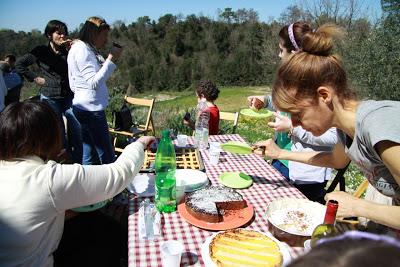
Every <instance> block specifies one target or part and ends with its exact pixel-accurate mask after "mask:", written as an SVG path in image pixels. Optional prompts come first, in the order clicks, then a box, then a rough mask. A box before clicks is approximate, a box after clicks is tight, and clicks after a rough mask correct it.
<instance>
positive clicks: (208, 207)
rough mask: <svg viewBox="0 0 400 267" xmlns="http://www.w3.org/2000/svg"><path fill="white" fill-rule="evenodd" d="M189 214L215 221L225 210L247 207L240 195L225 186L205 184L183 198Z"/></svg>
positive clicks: (220, 219)
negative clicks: (205, 185)
mask: <svg viewBox="0 0 400 267" xmlns="http://www.w3.org/2000/svg"><path fill="white" fill-rule="evenodd" d="M185 207H186V210H187V212H188V213H189V214H191V215H192V216H193V217H195V218H196V219H199V220H202V221H206V222H211V223H217V222H221V221H222V220H223V215H224V214H226V213H227V212H230V211H234V210H240V209H243V208H245V207H247V204H246V201H245V200H244V199H243V197H242V195H241V194H239V193H238V192H236V191H235V190H233V189H231V188H228V187H225V186H221V185H219V186H207V187H204V188H202V189H200V190H197V191H194V192H192V193H190V194H189V195H188V196H187V197H186V200H185Z"/></svg>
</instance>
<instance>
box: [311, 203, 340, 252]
mask: <svg viewBox="0 0 400 267" xmlns="http://www.w3.org/2000/svg"><path fill="white" fill-rule="evenodd" d="M338 207H339V203H338V202H337V201H336V200H329V201H328V203H327V205H326V212H325V218H324V223H322V224H320V225H318V226H317V227H315V229H314V231H313V233H312V235H311V247H314V246H315V245H316V243H317V241H318V240H319V239H321V238H326V237H333V236H335V235H337V234H338V231H337V229H336V227H335V221H336V212H337V210H338Z"/></svg>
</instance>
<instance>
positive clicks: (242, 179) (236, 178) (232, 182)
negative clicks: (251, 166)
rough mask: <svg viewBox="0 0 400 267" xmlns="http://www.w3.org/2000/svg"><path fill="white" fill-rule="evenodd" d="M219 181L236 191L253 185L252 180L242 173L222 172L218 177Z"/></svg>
mask: <svg viewBox="0 0 400 267" xmlns="http://www.w3.org/2000/svg"><path fill="white" fill-rule="evenodd" d="M219 181H220V182H221V183H222V184H223V185H225V186H228V187H231V188H236V189H242V188H247V187H249V186H251V185H252V184H253V179H251V177H250V176H248V175H247V174H245V173H243V172H224V173H222V174H221V175H220V176H219Z"/></svg>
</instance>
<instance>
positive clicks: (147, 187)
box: [126, 173, 156, 197]
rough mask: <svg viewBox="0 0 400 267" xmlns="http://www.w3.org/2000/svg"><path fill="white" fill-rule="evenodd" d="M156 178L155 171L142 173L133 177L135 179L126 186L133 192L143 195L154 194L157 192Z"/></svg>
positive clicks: (149, 195)
mask: <svg viewBox="0 0 400 267" xmlns="http://www.w3.org/2000/svg"><path fill="white" fill-rule="evenodd" d="M154 178H155V174H154V173H140V174H138V175H136V176H135V178H133V181H132V182H131V183H130V184H128V186H127V187H126V188H127V189H128V190H129V192H131V193H132V194H135V195H138V196H141V197H151V196H154V195H155V193H156V191H155V181H154Z"/></svg>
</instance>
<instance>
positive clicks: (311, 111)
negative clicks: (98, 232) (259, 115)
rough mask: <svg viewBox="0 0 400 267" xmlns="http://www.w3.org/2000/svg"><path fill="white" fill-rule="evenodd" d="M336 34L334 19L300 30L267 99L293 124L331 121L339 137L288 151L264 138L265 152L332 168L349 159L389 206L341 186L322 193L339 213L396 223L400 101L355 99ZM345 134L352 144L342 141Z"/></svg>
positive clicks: (399, 222) (310, 126)
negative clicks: (324, 148)
mask: <svg viewBox="0 0 400 267" xmlns="http://www.w3.org/2000/svg"><path fill="white" fill-rule="evenodd" d="M339 34H340V30H339V29H338V28H337V27H336V26H334V25H323V26H321V27H320V28H318V29H317V30H316V31H315V32H309V33H307V34H305V35H304V37H303V42H302V50H301V51H300V52H299V53H296V54H294V55H292V56H291V57H290V58H289V59H288V60H287V61H284V62H283V63H282V64H281V66H280V67H279V70H278V73H277V76H276V80H275V82H274V85H273V89H272V99H273V103H274V105H275V106H276V107H277V109H279V110H282V111H285V112H289V113H290V114H291V120H292V124H293V126H302V127H303V128H304V129H305V130H307V131H309V132H311V133H313V134H314V135H316V136H319V135H321V134H323V133H324V132H326V131H327V130H328V129H329V128H331V127H336V128H337V129H338V138H339V140H340V141H341V143H339V144H337V145H336V146H335V147H334V149H333V151H331V152H289V151H284V150H281V149H279V148H278V147H277V146H276V145H275V144H274V142H273V140H268V141H266V142H265V145H266V154H267V155H268V156H270V157H272V158H277V159H288V160H293V161H299V162H303V163H307V164H312V165H317V166H327V167H332V168H343V167H344V166H346V164H347V163H348V162H349V160H350V159H351V160H352V161H353V162H354V163H355V164H356V165H357V166H358V167H359V168H360V169H361V170H362V171H363V172H364V174H365V176H366V178H367V179H368V181H369V182H370V183H371V184H372V186H374V187H375V188H376V189H377V190H378V191H380V192H381V193H382V194H384V195H386V196H390V197H392V198H393V205H394V206H386V205H380V204H376V203H372V202H369V201H366V200H363V199H359V198H355V197H353V196H351V195H350V194H348V193H345V192H333V193H330V194H327V195H326V199H336V200H337V201H339V210H338V216H340V217H348V216H361V217H366V218H369V219H371V220H373V221H376V222H378V223H381V224H384V225H386V226H389V227H392V228H394V229H400V207H399V204H400V186H399V185H400V134H399V133H400V117H399V116H398V115H397V114H399V113H400V102H397V101H374V100H368V101H358V100H357V99H356V96H355V93H354V92H353V91H352V90H351V89H350V88H349V86H348V84H347V77H346V72H345V70H344V68H343V65H342V62H341V60H340V59H339V57H338V56H337V55H334V54H332V47H333V40H332V39H333V37H334V36H335V35H339ZM348 139H351V140H352V144H351V145H350V146H348V147H347V146H345V145H344V144H346V140H348ZM397 233H398V232H397Z"/></svg>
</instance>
